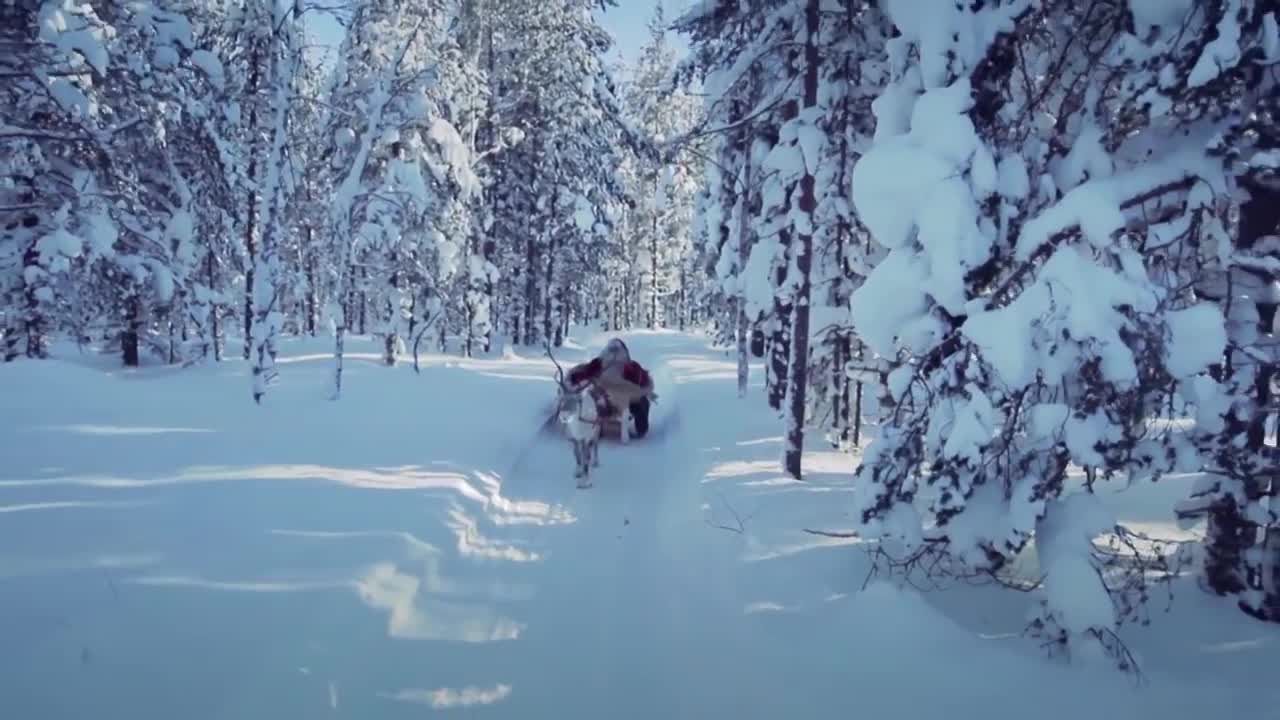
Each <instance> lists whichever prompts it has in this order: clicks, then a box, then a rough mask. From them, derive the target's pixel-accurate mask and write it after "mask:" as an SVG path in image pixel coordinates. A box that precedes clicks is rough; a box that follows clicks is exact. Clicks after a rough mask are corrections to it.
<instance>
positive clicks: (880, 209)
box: [851, 2, 1274, 664]
mask: <svg viewBox="0 0 1280 720" xmlns="http://www.w3.org/2000/svg"><path fill="white" fill-rule="evenodd" d="M1226 5H1234V6H1235V9H1236V10H1240V9H1241V4H1240V3H1220V4H1216V9H1211V8H1207V7H1202V6H1200V5H1196V6H1195V7H1191V6H1189V5H1183V4H1176V6H1177V7H1176V9H1175V8H1174V6H1175V4H1167V5H1164V4H1159V6H1153V5H1152V4H1150V3H1131V4H1130V3H1106V2H1103V3H1088V4H1085V5H1072V4H1068V3H1031V2H1008V3H975V4H965V5H963V6H952V5H950V4H948V5H947V6H946V7H945V8H943V7H940V8H937V9H936V11H935V12H931V13H928V14H925V13H916V12H913V11H912V10H910V9H909V8H908V7H907V6H906V5H905V4H890V5H889V6H888V9H889V11H890V16H891V18H892V20H893V22H894V24H895V25H896V27H897V30H898V32H899V33H900V34H899V35H898V36H897V37H895V38H893V39H892V40H891V41H890V42H889V46H888V57H889V61H890V71H891V78H890V81H889V82H888V84H887V86H886V87H885V88H884V90H883V92H882V93H881V95H880V97H879V98H878V99H877V100H876V102H875V106H874V109H875V114H876V122H877V124H876V136H875V143H874V145H873V146H872V147H871V148H870V150H869V151H868V152H867V153H866V154H865V155H864V156H863V157H862V158H861V159H860V160H859V161H858V163H857V166H856V167H855V170H854V173H853V177H852V183H853V190H854V200H855V208H856V211H857V213H858V216H859V218H860V219H861V221H862V222H863V223H865V224H866V225H867V227H868V228H869V229H870V231H871V233H872V235H873V236H874V239H875V241H876V242H877V243H879V244H880V245H881V246H883V247H884V248H886V249H887V250H888V252H887V255H886V256H885V257H884V259H883V260H882V261H880V262H879V263H878V264H877V265H876V266H875V268H874V269H873V270H871V272H870V273H869V275H868V277H867V278H866V281H865V283H864V284H863V285H862V286H861V287H860V288H859V289H858V290H857V291H856V292H855V293H854V294H853V297H852V301H851V305H852V311H853V315H854V321H855V326H856V329H857V331H858V333H859V335H860V336H861V338H862V339H863V340H864V341H865V342H866V344H867V346H868V347H869V349H870V350H872V351H873V352H875V353H876V354H878V355H879V356H880V357H882V358H885V359H887V360H889V361H890V362H891V363H892V365H893V370H892V371H891V372H890V373H889V374H888V378H887V388H886V390H887V394H888V396H889V398H890V400H891V402H890V403H889V404H888V405H887V406H886V408H885V414H884V417H883V418H882V422H883V424H882V427H881V430H880V433H879V437H878V438H877V439H876V442H875V443H874V444H873V445H872V447H871V448H870V449H869V450H868V452H867V454H866V456H865V457H864V459H863V463H862V465H861V466H860V468H859V470H858V474H857V482H858V488H857V491H858V500H857V510H858V512H859V515H860V517H861V521H862V523H863V525H864V527H863V530H864V532H865V533H867V534H871V535H876V536H882V537H885V538H888V539H893V540H895V541H897V542H899V543H901V544H904V545H906V546H907V547H908V549H911V550H914V549H917V548H920V547H924V546H928V547H930V548H933V549H934V550H935V551H942V552H945V553H947V554H948V555H949V556H950V557H951V558H952V559H953V560H955V561H957V562H958V563H960V565H961V566H963V567H967V568H970V569H973V570H977V571H985V572H995V571H998V570H999V569H1000V568H1002V567H1003V566H1004V565H1005V564H1006V563H1007V562H1008V561H1009V560H1010V559H1011V558H1013V557H1014V556H1015V555H1016V554H1017V553H1018V552H1019V551H1020V550H1021V549H1022V547H1023V546H1024V545H1025V544H1026V543H1027V542H1028V540H1030V539H1031V537H1032V536H1033V534H1035V535H1037V537H1039V538H1040V539H1039V545H1040V546H1041V559H1042V562H1043V563H1044V570H1045V572H1046V573H1047V574H1048V577H1049V579H1048V580H1047V581H1046V589H1047V597H1046V609H1045V614H1044V616H1043V618H1042V622H1041V624H1040V625H1039V627H1040V628H1041V630H1042V631H1043V632H1046V633H1051V635H1052V637H1053V638H1054V639H1056V640H1059V641H1061V642H1062V643H1063V644H1065V645H1066V646H1067V647H1069V648H1071V649H1072V650H1073V651H1078V652H1086V651H1088V650H1089V649H1090V648H1091V647H1100V648H1101V649H1102V650H1103V651H1105V652H1107V653H1108V654H1111V655H1112V656H1113V657H1116V658H1117V659H1118V660H1119V661H1120V662H1121V663H1122V664H1124V663H1126V662H1128V661H1129V660H1128V659H1127V658H1125V656H1124V653H1123V651H1122V648H1121V647H1120V646H1119V645H1118V644H1117V642H1116V641H1115V634H1114V631H1115V627H1116V623H1117V622H1118V620H1120V619H1122V618H1118V617H1117V612H1116V607H1122V606H1124V603H1120V602H1115V603H1113V600H1114V598H1113V597H1112V596H1111V592H1112V590H1113V588H1112V587H1111V586H1108V585H1107V584H1106V582H1105V580H1103V579H1102V576H1101V575H1100V574H1099V573H1097V572H1096V558H1095V557H1093V555H1092V545H1091V544H1090V540H1092V538H1093V537H1094V535H1096V534H1097V533H1098V532H1101V531H1102V530H1104V529H1106V528H1108V527H1110V526H1113V525H1114V521H1113V520H1109V519H1107V518H1106V517H1105V515H1100V514H1099V510H1098V505H1097V504H1096V503H1094V502H1088V501H1086V500H1084V499H1080V498H1077V497H1076V496H1075V495H1073V491H1072V490H1071V487H1072V483H1070V482H1069V474H1070V473H1071V472H1072V469H1073V468H1078V469H1079V470H1080V471H1081V472H1082V473H1083V477H1084V479H1085V483H1084V487H1083V489H1081V490H1080V491H1079V492H1078V493H1076V495H1078V494H1079V493H1085V494H1087V493H1089V492H1091V491H1092V487H1093V483H1095V482H1097V481H1101V480H1104V479H1107V478H1111V477H1115V476H1128V477H1130V478H1131V479H1135V480H1136V479H1139V478H1144V477H1147V478H1149V477H1152V476H1158V475H1159V474H1160V473H1162V472H1167V471H1169V470H1172V469H1175V468H1181V469H1193V470H1195V469H1199V468H1200V466H1201V465H1202V464H1203V463H1202V460H1203V456H1202V454H1201V453H1200V452H1199V450H1198V447H1197V442H1196V437H1197V433H1198V432H1201V431H1203V432H1208V433H1210V434H1216V430H1215V426H1221V424H1222V422H1223V419H1222V415H1223V412H1224V411H1225V410H1226V409H1227V407H1228V405H1229V403H1228V404H1227V405H1224V404H1223V401H1222V398H1223V385H1222V383H1221V382H1220V381H1219V380H1217V379H1215V378H1214V376H1213V375H1212V374H1210V372H1209V369H1210V368H1211V367H1212V366H1217V365H1219V364H1220V363H1221V361H1222V358H1223V356H1224V352H1225V351H1226V349H1227V344H1228V336H1227V331H1226V329H1225V327H1224V321H1223V317H1224V311H1223V309H1222V308H1220V307H1219V306H1218V305H1217V304H1215V303H1213V302H1206V301H1205V298H1204V297H1203V296H1197V294H1196V293H1195V292H1194V291H1193V285H1194V283H1195V282H1196V280H1197V278H1198V277H1199V276H1200V275H1201V274H1202V271H1203V267H1197V266H1196V265H1195V264H1190V265H1185V264H1179V263H1174V264H1173V265H1172V266H1171V265H1169V264H1168V263H1167V262H1166V261H1167V260H1169V259H1171V258H1178V257H1185V256H1187V253H1189V252H1191V249H1193V248H1195V247H1199V248H1200V249H1201V251H1203V252H1205V253H1206V254H1207V255H1210V256H1211V255H1213V254H1214V253H1217V254H1218V256H1219V257H1227V255H1223V254H1222V252H1224V251H1227V252H1228V253H1229V248H1228V247H1227V246H1226V245H1224V244H1223V242H1224V241H1225V240H1226V239H1227V237H1226V234H1225V233H1222V232H1215V228H1216V227H1220V226H1221V223H1222V222H1223V219H1224V218H1226V217H1227V213H1228V211H1229V210H1230V206H1231V204H1232V200H1231V198H1232V196H1231V194H1230V192H1229V190H1230V185H1231V182H1230V181H1229V178H1228V177H1226V175H1225V174H1224V173H1223V171H1222V169H1221V163H1219V162H1217V161H1216V160H1214V159H1213V158H1211V157H1209V156H1208V154H1207V151H1206V148H1207V147H1209V146H1210V145H1211V143H1212V141H1213V139H1214V138H1215V137H1218V136H1220V134H1221V133H1222V132H1223V131H1224V130H1225V129H1226V128H1227V127H1229V126H1230V125H1231V120H1230V117H1231V116H1232V115H1236V114H1240V113H1244V114H1246V115H1247V114H1248V112H1249V111H1250V108H1248V107H1246V106H1245V105H1244V104H1241V103H1234V104H1233V103H1226V104H1225V105H1223V106H1222V109H1223V110H1225V112H1224V113H1199V112H1194V111H1189V108H1187V107H1186V106H1185V105H1184V103H1186V102H1187V101H1188V100H1189V99H1190V98H1189V96H1188V94H1186V93H1185V92H1184V91H1183V90H1181V89H1180V88H1187V87H1194V86H1196V85H1197V84H1203V81H1204V80H1211V79H1212V78H1213V77H1214V76H1215V75H1217V74H1218V73H1219V72H1220V71H1223V70H1227V69H1229V68H1232V67H1235V66H1236V65H1238V64H1239V63H1241V62H1242V59H1243V58H1244V57H1246V56H1247V55H1249V54H1251V52H1246V49H1247V48H1250V47H1251V46H1254V47H1258V48H1262V47H1264V46H1266V45H1267V44H1268V43H1269V42H1270V41H1268V40H1266V38H1265V36H1263V35H1259V34H1254V35H1250V34H1249V33H1247V32H1245V33H1242V32H1236V31H1235V30H1233V28H1236V29H1238V28H1239V27H1240V26H1237V25H1236V22H1237V20H1224V19H1225V18H1228V17H1229V16H1230V17H1237V16H1236V14H1235V13H1234V12H1226V13H1225V14H1224V13H1223V12H1220V11H1223V10H1224V9H1225V6H1226ZM1250 5H1252V4H1250ZM1257 20H1258V21H1257V22H1254V23H1253V24H1252V25H1249V24H1248V23H1246V24H1245V25H1244V26H1243V27H1253V28H1263V27H1264V26H1265V25H1266V24H1267V23H1266V21H1264V20H1260V19H1257ZM1272 27H1274V24H1272ZM1215 28H1216V29H1215ZM1188 29H1189V30H1191V32H1187V30H1188ZM1224 30H1225V31H1226V32H1224ZM1215 35H1216V36H1217V37H1218V38H1219V39H1218V40H1213V39H1212V38H1214V36H1215ZM1227 38H1230V39H1229V40H1228V39H1227ZM1255 57H1256V56H1255ZM1197 68H1198V69H1197ZM1231 74H1233V71H1229V70H1228V71H1227V72H1224V75H1231ZM1197 80H1201V82H1199V83H1198V82H1197ZM1226 85H1229V83H1226V82H1224V87H1220V88H1218V89H1217V90H1215V91H1214V92H1215V93H1220V92H1224V91H1225V90H1226V87H1225V86H1226ZM1233 105H1234V106H1233ZM1157 148H1159V149H1160V152H1159V153H1156V152H1155V150H1156V149H1157ZM1188 229H1191V230H1192V232H1191V233H1190V234H1188V233H1187V232H1186V231H1187V230H1188ZM1228 245H1229V243H1228ZM1225 314H1226V315H1227V317H1228V318H1229V317H1230V316H1231V315H1232V311H1230V310H1229V309H1228V310H1227V312H1226V313H1225ZM1185 403H1189V404H1190V406H1192V407H1194V408H1195V410H1196V419H1197V421H1198V423H1197V428H1198V430H1197V431H1194V432H1190V433H1188V432H1184V431H1182V430H1181V428H1182V427H1183V424H1182V423H1181V421H1182V420H1183V417H1182V415H1181V413H1182V412H1183V411H1182V408H1183V407H1187V405H1186V404H1185ZM1171 421H1173V422H1171Z"/></svg>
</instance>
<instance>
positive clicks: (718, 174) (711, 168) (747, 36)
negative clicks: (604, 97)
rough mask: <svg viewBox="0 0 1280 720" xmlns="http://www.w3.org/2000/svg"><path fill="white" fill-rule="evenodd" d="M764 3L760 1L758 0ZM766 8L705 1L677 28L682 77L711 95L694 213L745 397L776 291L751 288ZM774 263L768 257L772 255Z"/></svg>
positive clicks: (701, 132)
mask: <svg viewBox="0 0 1280 720" xmlns="http://www.w3.org/2000/svg"><path fill="white" fill-rule="evenodd" d="M757 4H758V3H757ZM760 9H761V8H759V7H755V6H754V5H753V6H749V7H743V6H739V5H738V4H735V3H730V2H710V3H703V4H701V5H698V6H695V7H694V8H692V9H690V11H689V12H687V13H686V14H685V15H683V16H681V17H680V18H679V19H678V20H677V21H676V23H675V25H674V27H675V28H676V29H677V30H679V31H680V32H682V33H684V34H685V35H687V36H688V38H689V44H690V49H691V52H690V54H689V56H688V57H687V58H685V60H684V61H682V62H681V64H680V67H679V69H678V78H679V80H680V81H681V82H686V83H688V82H691V81H692V80H694V79H700V80H701V82H702V85H703V91H704V93H705V96H706V100H705V104H704V108H703V116H702V121H701V123H700V125H699V126H698V127H697V128H695V129H694V131H693V132H692V133H690V135H689V136H686V138H685V139H684V142H690V141H691V140H692V139H693V138H694V137H697V136H706V137H709V138H711V142H712V149H711V150H710V151H709V152H707V153H706V156H705V157H704V158H703V159H704V162H705V165H706V170H705V173H706V174H705V181H704V188H705V190H704V194H703V196H702V197H701V198H700V200H699V203H698V214H697V216H696V217H695V228H696V229H695V233H696V237H698V238H699V239H701V240H702V242H704V243H706V245H705V246H704V247H703V248H702V249H701V250H700V254H703V255H704V256H705V257H706V258H707V265H708V266H709V267H708V269H709V270H710V271H711V272H712V273H713V275H714V277H715V280H716V282H717V285H718V287H719V292H718V293H715V294H712V295H710V296H708V297H707V298H706V299H708V300H712V301H714V300H716V299H724V300H726V301H727V302H726V303H725V305H724V306H723V307H720V308H716V309H712V310H711V311H710V312H711V313H712V314H714V315H716V316H718V317H720V318H723V321H722V327H723V330H722V332H721V335H722V336H724V337H725V338H726V339H727V338H733V339H734V341H735V345H736V348H737V360H738V395H739V396H740V397H745V396H746V392H747V383H748V380H749V367H750V366H749V361H750V355H749V348H750V340H751V338H752V336H753V334H755V333H757V332H758V331H757V329H756V327H757V323H758V321H759V320H760V319H761V317H762V315H763V314H764V312H765V309H766V307H772V296H771V293H769V292H765V293H761V294H759V295H756V296H752V295H750V292H751V291H753V290H756V289H757V288H755V287H749V285H748V277H749V266H750V265H751V262H752V260H751V258H752V252H753V248H754V246H755V244H756V236H755V230H756V228H755V225H754V223H753V222H752V218H753V217H755V215H756V212H757V208H758V207H759V204H760V187H761V183H760V179H759V178H760V176H761V172H760V170H759V167H760V161H761V159H762V158H763V156H764V155H765V153H767V151H768V148H769V145H768V144H766V143H765V142H764V141H763V140H762V136H763V130H764V125H763V123H762V122H761V117H762V115H763V114H764V113H765V112H767V111H768V110H769V109H771V104H772V103H770V102H769V98H768V96H767V94H766V93H767V92H768V90H769V87H770V83H769V81H768V78H769V77H771V75H770V73H769V72H768V71H769V69H770V67H771V66H770V65H769V64H768V61H767V60H766V57H765V55H763V54H762V52H761V50H762V46H761V45H760V44H759V40H760V37H761V35H762V33H763V30H764V19H765V15H764V14H763V13H762V12H759V10H760ZM766 265H767V261H766Z"/></svg>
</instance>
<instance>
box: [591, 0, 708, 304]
mask: <svg viewBox="0 0 1280 720" xmlns="http://www.w3.org/2000/svg"><path fill="white" fill-rule="evenodd" d="M667 32H668V30H667V26H666V20H665V16H664V11H663V6H662V5H661V3H659V4H658V6H657V8H656V10H655V12H654V15H653V17H652V18H651V19H650V21H649V41H648V42H647V43H646V44H645V45H644V46H643V47H642V48H641V49H640V55H639V58H638V59H637V61H636V64H635V66H634V68H632V70H631V73H630V79H629V81H628V82H627V83H626V86H625V88H624V91H623V93H622V95H623V104H624V106H625V108H626V110H627V119H628V121H629V122H630V124H631V126H632V127H634V128H635V129H636V130H638V131H639V132H641V133H643V134H644V135H645V136H647V137H649V138H651V139H652V140H653V142H655V143H657V144H659V145H663V144H667V143H675V144H674V147H673V152H672V153H670V154H671V155H672V156H671V157H663V156H656V157H655V156H652V155H647V154H629V155H628V157H626V158H625V160H624V164H623V169H622V173H623V177H624V178H625V182H624V184H625V185H626V188H627V192H628V195H629V196H630V197H631V198H632V206H631V208H630V209H629V210H628V211H627V212H626V213H625V218H624V222H623V224H622V226H621V233H619V234H620V235H622V237H621V238H620V240H621V242H622V243H623V244H624V245H625V247H622V248H620V250H619V251H620V253H621V254H622V256H623V258H624V260H623V261H622V262H620V263H619V265H620V268H619V269H620V270H623V271H624V273H622V274H620V275H621V276H620V277H617V281H620V286H619V287H617V288H616V289H611V290H610V297H612V298H618V297H625V299H626V300H629V301H631V302H635V303H637V304H638V306H639V308H640V312H639V316H640V319H641V321H642V322H643V323H644V324H645V325H646V326H647V327H649V328H656V327H662V326H669V325H678V326H681V327H683V325H684V323H685V322H686V315H687V307H688V290H689V286H690V284H691V283H692V282H693V280H692V275H693V274H694V268H693V266H692V265H691V263H690V258H691V257H692V255H693V253H692V239H693V233H692V228H691V227H690V225H691V223H692V220H693V204H694V196H695V194H696V193H697V191H698V185H699V183H698V179H699V177H698V176H699V175H700V174H701V173H700V170H699V168H700V166H701V164H702V163H701V161H700V160H699V159H698V158H697V156H696V154H695V153H696V152H697V151H698V150H699V149H700V148H699V147H698V146H697V144H689V145H686V144H680V143H678V141H679V139H681V138H682V137H683V136H684V135H686V134H687V133H688V132H689V131H690V130H691V129H692V128H693V126H694V125H695V123H696V122H697V120H698V114H699V105H700V102H699V101H698V100H697V99H696V98H694V97H693V96H691V95H690V94H688V93H687V92H685V91H684V90H683V89H680V88H677V87H675V86H674V80H675V71H676V67H677V56H676V52H675V49H674V48H673V47H671V45H670V44H669V42H668V41H667ZM703 144H704V145H705V143H703Z"/></svg>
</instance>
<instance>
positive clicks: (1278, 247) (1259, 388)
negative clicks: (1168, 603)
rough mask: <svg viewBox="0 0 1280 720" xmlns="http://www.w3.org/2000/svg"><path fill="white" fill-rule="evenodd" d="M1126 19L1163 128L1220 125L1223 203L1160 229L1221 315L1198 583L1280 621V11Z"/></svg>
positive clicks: (1204, 398) (1198, 496) (1141, 10)
mask: <svg viewBox="0 0 1280 720" xmlns="http://www.w3.org/2000/svg"><path fill="white" fill-rule="evenodd" d="M1133 20H1134V24H1135V27H1136V30H1137V31H1138V32H1139V33H1143V32H1144V30H1145V31H1146V33H1148V34H1149V37H1150V38H1151V39H1150V40H1149V45H1151V46H1152V47H1154V48H1156V49H1159V50H1160V54H1156V55H1154V56H1147V57H1142V56H1140V57H1139V58H1137V62H1136V63H1135V64H1136V67H1135V68H1134V72H1132V73H1131V82H1133V83H1134V84H1135V85H1136V86H1138V87H1140V88H1144V89H1145V92H1146V93H1147V97H1148V98H1149V100H1150V102H1151V111H1150V112H1151V114H1152V115H1154V116H1156V117H1157V118H1161V119H1164V122H1166V123H1169V124H1177V125H1182V126H1190V127H1197V126H1206V125H1207V126H1210V127H1215V128H1220V130H1219V132H1218V133H1217V135H1216V136H1215V137H1214V138H1213V139H1212V140H1211V143H1210V152H1211V154H1212V155H1214V156H1218V157H1221V158H1222V159H1223V161H1224V163H1225V166H1226V170H1227V176H1228V180H1229V184H1228V187H1229V192H1227V193H1225V194H1223V195H1222V196H1219V197H1212V196H1210V195H1209V194H1208V193H1207V192H1206V191H1205V190H1204V188H1202V187H1196V188H1195V189H1193V191H1192V192H1193V196H1194V197H1195V202H1196V207H1195V208H1194V212H1193V213H1191V214H1190V215H1188V216H1185V217H1184V218H1179V220H1182V222H1181V223H1178V224H1172V223H1171V224H1170V225H1169V226H1168V227H1167V228H1166V233H1165V236H1166V237H1168V238H1171V239H1172V238H1178V239H1181V240H1183V244H1186V245H1190V246H1191V248H1192V250H1190V251H1185V252H1184V253H1183V255H1182V256H1181V257H1180V256H1178V255H1175V254H1173V253H1170V256H1171V257H1170V258H1168V259H1166V261H1165V266H1166V267H1170V266H1172V267H1179V268H1181V267H1185V266H1186V265H1187V264H1190V265H1191V266H1192V267H1195V268H1196V272H1195V273H1194V274H1193V275H1192V280H1193V281H1194V282H1195V289H1196V293H1197V294H1198V295H1199V296H1200V297H1204V298H1207V299H1212V300H1215V301H1216V302H1218V304H1219V306H1220V307H1221V309H1222V311H1223V313H1224V315H1225V316H1226V318H1227V335H1228V340H1229V344H1228V348H1227V352H1226V355H1225V357H1224V358H1223V359H1222V362H1221V363H1220V364H1219V365H1217V366H1216V367H1215V368H1214V372H1213V379H1214V380H1216V381H1217V382H1216V384H1215V383H1211V382H1210V381H1209V380H1208V379H1201V381H1200V383H1201V384H1200V386H1199V387H1198V388H1197V395H1196V399H1197V402H1198V404H1199V416H1200V422H1199V423H1198V424H1197V426H1196V430H1195V438H1196V444H1197V447H1198V449H1199V450H1200V451H1201V453H1202V454H1203V455H1204V456H1205V457H1206V464H1207V467H1206V470H1208V471H1209V472H1208V474H1206V476H1205V480H1204V481H1202V483H1201V486H1200V487H1199V488H1197V491H1196V493H1195V497H1194V498H1193V499H1192V503H1191V504H1193V505H1198V506H1200V507H1202V508H1206V509H1207V510H1208V526H1207V530H1208V532H1207V537H1206V541H1205V553H1204V562H1203V567H1202V569H1203V573H1204V579H1205V581H1206V583H1207V585H1208V587H1209V588H1210V589H1211V590H1212V591H1214V592H1216V593H1218V594H1222V595H1236V596H1237V597H1238V604H1239V606H1240V608H1241V609H1242V610H1244V611H1245V612H1246V613H1248V614H1250V615H1252V616H1254V617H1258V618H1260V619H1265V620H1270V621H1273V622H1280V581H1278V580H1277V578H1278V577H1280V575H1277V573H1276V569H1277V568H1280V522H1277V514H1278V513H1280V506H1277V504H1276V503H1277V501H1276V496H1277V495H1280V487H1278V486H1277V484H1276V482H1275V481H1274V480H1273V479H1272V475H1273V474H1274V472H1273V470H1274V464H1275V450H1274V447H1270V446H1268V445H1267V444H1266V423H1267V418H1268V416H1269V415H1271V414H1272V410H1271V408H1272V407H1273V406H1274V401H1273V400H1272V394H1271V385H1272V378H1273V376H1274V374H1275V368H1276V364H1277V361H1278V360H1280V358H1277V357H1276V354H1275V350H1274V348H1273V347H1272V345H1273V343H1272V342H1270V336H1271V335H1272V334H1273V332H1274V320H1275V310H1276V304H1277V298H1276V297H1275V294H1274V292H1273V290H1272V287H1273V286H1274V285H1275V283H1276V282H1277V280H1280V273H1277V268H1276V262H1277V256H1278V255H1280V240H1278V239H1277V238H1278V236H1280V182H1277V174H1278V170H1280V158H1278V157H1277V152H1278V151H1280V116H1278V113H1280V100H1277V93H1280V88H1278V87H1277V83H1276V79H1275V74H1274V73H1273V72H1269V70H1268V68H1274V67H1275V66H1276V65H1277V63H1280V23H1278V21H1280V4H1277V3H1234V2H1214V3H1205V4H1203V5H1201V6H1196V7H1179V8H1163V9H1162V8H1159V7H1157V6H1142V5H1139V6H1136V7H1135V8H1134V17H1133ZM1165 118H1167V119H1165ZM1165 244H1171V241H1166V243H1165ZM1177 261H1185V262H1177ZM1166 272H1169V271H1168V270H1166ZM1181 274H1182V275H1184V276H1185V275H1186V273H1185V272H1183V273H1181ZM1219 416H1220V417H1219Z"/></svg>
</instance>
